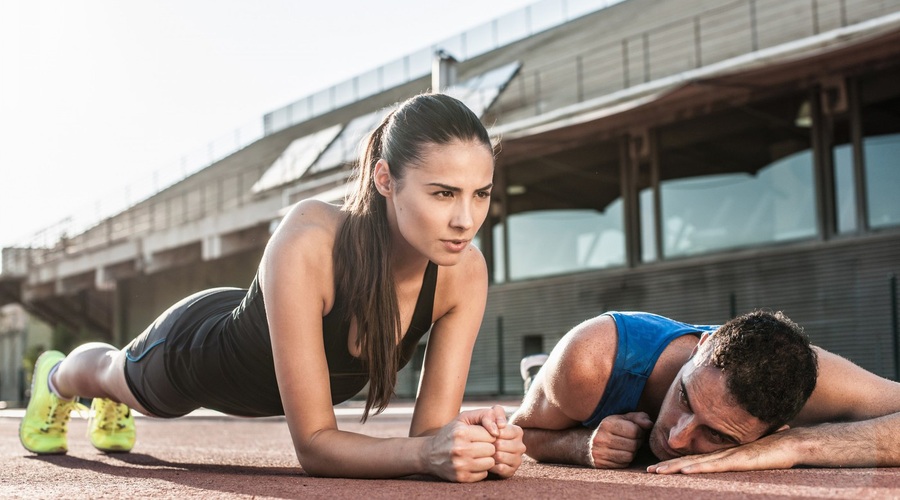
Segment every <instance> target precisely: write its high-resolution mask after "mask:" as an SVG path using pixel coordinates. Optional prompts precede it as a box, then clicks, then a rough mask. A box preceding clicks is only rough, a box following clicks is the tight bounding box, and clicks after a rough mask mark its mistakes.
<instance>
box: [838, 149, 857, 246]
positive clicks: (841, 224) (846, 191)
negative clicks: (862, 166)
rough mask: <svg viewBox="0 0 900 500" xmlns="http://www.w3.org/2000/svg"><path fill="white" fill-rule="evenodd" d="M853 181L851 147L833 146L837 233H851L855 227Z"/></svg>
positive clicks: (854, 188) (854, 179)
mask: <svg viewBox="0 0 900 500" xmlns="http://www.w3.org/2000/svg"><path fill="white" fill-rule="evenodd" d="M855 182H856V178H855V176H854V175H853V148H852V147H851V146H850V145H849V144H842V145H840V146H837V147H836V148H834V193H835V196H834V197H835V203H837V207H836V210H837V231H838V233H852V232H854V231H856V229H857V227H856V186H855V185H854V184H855Z"/></svg>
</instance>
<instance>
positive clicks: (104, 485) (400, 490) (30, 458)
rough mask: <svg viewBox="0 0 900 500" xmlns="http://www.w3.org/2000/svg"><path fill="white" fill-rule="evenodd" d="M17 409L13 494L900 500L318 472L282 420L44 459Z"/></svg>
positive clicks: (751, 482) (586, 474)
mask: <svg viewBox="0 0 900 500" xmlns="http://www.w3.org/2000/svg"><path fill="white" fill-rule="evenodd" d="M10 415H11V414H10V412H0V450H2V451H0V464H2V467H0V497H3V498H134V497H156V498H176V497H177V498H185V497H190V496H193V497H197V498H241V497H261V498H360V497H365V498H372V499H377V498H390V499H397V498H403V499H412V498H424V497H427V498H429V499H430V500H438V499H441V498H516V499H526V498H610V499H627V498H635V499H647V498H666V499H667V500H678V499H691V500H699V499H703V498H716V499H723V498H788V497H795V498H853V499H858V498H896V499H900V468H890V469H792V470H786V471H763V472H754V473H727V474H707V475H695V476H683V475H676V476H656V475H651V474H647V473H645V472H643V470H642V469H641V468H638V467H635V468H631V469H626V470H619V471H599V470H589V469H583V468H577V467H566V466H558V465H547V464H538V463H535V462H533V461H530V460H529V461H526V463H525V464H523V465H522V468H521V469H520V470H519V472H518V473H517V474H516V476H515V477H514V478H512V479H508V480H488V481H484V482H481V483H475V484H451V483H445V482H441V481H438V480H435V479H433V478H431V477H412V478H404V479H399V480H350V479H323V478H313V477H309V476H307V475H306V474H305V473H304V472H303V469H302V468H301V467H300V466H299V464H298V462H297V459H296V457H295V456H294V451H293V447H292V446H291V443H290V438H289V436H288V430H287V426H286V425H285V423H284V420H283V419H281V418H270V419H238V418H230V417H186V418H182V419H177V420H155V419H148V418H139V419H138V421H137V426H138V443H137V446H136V447H135V449H134V451H133V452H132V453H128V454H117V455H104V454H102V453H100V452H98V451H96V450H95V449H94V448H92V447H91V445H90V444H89V443H88V440H87V437H86V436H85V432H86V422H85V420H83V419H80V418H73V420H72V423H71V424H70V430H69V434H70V438H69V453H68V454H67V455H59V456H42V457H39V456H36V455H32V454H30V453H28V452H27V451H25V449H24V448H22V446H21V445H20V444H19V440H18V425H19V419H18V418H15V417H14V416H10ZM12 415H15V414H14V413H13V414H12ZM338 421H339V425H340V427H341V428H342V429H345V430H350V431H356V432H363V433H366V434H370V435H375V436H403V435H405V434H406V431H407V426H408V422H409V416H408V414H407V413H402V414H391V415H380V416H377V417H373V418H371V419H370V420H369V423H367V424H366V425H364V426H362V425H360V424H359V423H358V417H353V416H340V417H339V418H338ZM373 459H374V458H373Z"/></svg>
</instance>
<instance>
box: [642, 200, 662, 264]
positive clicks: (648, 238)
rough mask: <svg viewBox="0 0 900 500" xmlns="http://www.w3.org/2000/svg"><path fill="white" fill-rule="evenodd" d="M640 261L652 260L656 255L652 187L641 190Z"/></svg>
mask: <svg viewBox="0 0 900 500" xmlns="http://www.w3.org/2000/svg"><path fill="white" fill-rule="evenodd" d="M640 206H641V208H640V210H641V262H653V261H655V260H656V259H657V258H659V256H658V255H656V231H655V230H654V228H655V227H656V217H655V212H654V211H653V188H646V189H642V190H641V194H640Z"/></svg>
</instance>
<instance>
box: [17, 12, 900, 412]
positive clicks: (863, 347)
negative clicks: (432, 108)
mask: <svg viewBox="0 0 900 500" xmlns="http://www.w3.org/2000/svg"><path fill="white" fill-rule="evenodd" d="M429 89H439V90H440V91H443V92H446V93H448V94H451V95H454V96H456V97H459V98H460V99H462V100H463V101H465V102H466V103H467V104H468V105H469V106H470V107H471V108H472V109H473V110H474V111H475V112H476V113H477V114H479V115H480V116H481V117H482V120H483V121H484V123H485V124H486V125H487V126H488V127H489V130H490V131H491V133H492V135H493V136H494V137H495V138H496V139H497V140H499V141H500V143H501V145H502V152H501V153H500V154H499V156H498V158H497V169H496V175H495V186H496V187H495V190H494V196H493V200H492V206H491V211H490V214H489V216H488V220H487V222H486V223H485V225H484V228H483V229H482V231H481V233H480V235H479V238H478V241H477V245H478V246H479V247H480V248H481V250H482V251H483V252H484V254H485V256H486V258H487V260H488V265H489V268H490V274H491V288H490V292H489V299H488V305H487V311H486V313H485V317H484V322H483V324H482V328H481V332H480V335H479V338H478V342H477V344H476V347H475V353H474V357H473V360H472V367H471V372H470V376H469V381H468V386H467V395H468V396H470V397H477V396H482V395H484V396H487V395H496V394H508V395H515V394H521V392H522V385H521V379H520V377H519V370H518V363H519V360H520V359H521V357H522V356H523V355H527V354H532V353H536V352H545V351H548V350H549V349H551V348H552V347H553V345H554V344H555V342H556V341H557V340H558V339H559V338H560V337H561V336H562V335H563V334H564V333H565V332H566V331H568V330H569V329H570V328H571V327H572V326H574V325H576V324H578V323H579V322H581V321H582V320H584V319H587V318H589V317H592V316H595V315H597V314H599V313H600V312H603V311H606V310H646V311H651V312H656V313H660V314H664V315H668V316H671V317H674V318H676V319H679V320H682V321H686V322H694V323H718V322H723V321H726V320H728V319H729V318H730V317H732V316H733V315H736V314H739V313H742V312H747V311H750V310H752V309H755V308H769V309H774V310H783V311H784V312H785V313H786V314H787V315H788V316H790V317H791V318H792V319H794V320H796V321H797V322H799V323H800V324H802V325H804V326H805V328H806V330H807V332H808V333H809V335H810V337H811V338H812V340H813V342H814V343H815V344H817V345H820V346H822V347H824V348H826V349H829V350H832V351H834V352H837V353H839V354H841V355H843V356H846V357H848V358H849V359H851V360H852V361H854V362H856V363H858V364H860V365H861V366H863V367H864V368H866V369H868V370H870V371H872V372H874V373H877V374H879V375H882V376H885V377H888V378H891V379H894V380H900V332H898V305H900V303H898V298H897V276H898V275H900V196H898V193H900V0H804V1H800V0H790V1H784V0H734V1H723V0H684V1H671V0H670V1H665V0H625V1H600V0H580V1H573V0H544V1H541V2H538V3H535V4H533V5H531V6H529V7H526V8H523V9H521V10H519V11H515V12H512V13H510V14H509V15H506V16H503V17H501V18H498V19H496V20H494V21H492V22H489V23H486V24H484V25H481V26H478V27H476V28H474V29H472V30H469V31H467V32H465V33H461V34H460V35H458V36H455V37H453V38H451V39H449V40H445V41H443V42H441V43H438V44H435V45H433V46H431V47H427V48H425V49H422V50H419V51H416V52H413V53H411V54H409V55H408V56H406V57H403V58H401V59H398V60H396V61H392V62H390V63H388V64H385V65H384V66H381V67H379V68H376V69H374V70H372V71H368V72H366V73H363V74H361V75H358V76H357V77H355V78H352V79H350V80H348V81H345V82H340V83H338V84H336V85H334V86H333V87H331V88H328V89H325V90H323V91H321V92H318V93H316V94H313V95H310V96H308V97H306V98H304V99H301V100H299V101H297V102H295V103H292V104H290V105H288V106H285V107H284V108H282V109H278V110H275V111H273V112H271V113H268V114H266V115H265V116H264V117H263V119H262V120H261V123H260V124H259V130H257V131H254V132H251V133H249V134H236V135H235V137H234V138H233V141H232V142H231V143H230V144H227V143H226V144H225V145H224V146H223V145H222V144H220V143H217V144H214V145H211V146H210V149H209V151H208V153H209V157H208V161H206V162H205V163H204V164H203V165H202V167H203V168H198V169H196V171H194V172H193V173H192V174H191V175H189V176H187V177H185V178H183V179H179V180H178V181H177V182H175V183H173V184H171V185H169V186H165V187H164V189H160V190H159V191H158V192H154V193H151V194H149V195H148V196H147V197H145V198H144V199H141V200H139V201H137V202H129V203H127V204H126V206H124V207H122V209H121V210H117V211H115V213H114V214H113V215H109V216H108V217H104V218H102V219H100V220H97V219H96V218H95V219H93V220H88V221H86V222H82V221H79V220H78V219H77V218H73V227H71V228H68V229H67V231H66V233H65V237H59V235H60V234H61V233H59V231H58V230H57V231H56V232H53V233H52V234H51V233H43V234H42V235H41V238H42V239H36V240H35V241H33V242H27V243H26V244H23V245H21V247H17V248H10V249H4V250H3V274H2V280H0V298H2V300H0V302H2V303H8V302H19V303H21V304H23V305H24V306H25V307H26V308H27V309H28V310H29V311H30V312H31V313H32V314H33V315H36V316H38V317H40V318H43V319H44V320H46V321H47V322H49V323H51V324H56V325H63V326H65V327H66V328H70V329H73V330H77V331H88V332H92V333H94V334H95V335H96V336H97V337H100V338H105V339H107V340H108V341H110V342H112V343H115V344H118V345H123V344H124V343H126V342H127V341H128V340H129V339H130V338H131V337H133V336H134V335H136V334H138V333H139V332H140V331H142V330H143V329H144V328H145V326H146V325H147V324H149V323H150V322H151V321H152V320H153V319H154V318H155V317H156V316H157V315H158V314H159V313H160V312H161V311H163V310H164V309H165V308H167V307H168V306H169V305H170V304H172V303H173V302H175V301H176V300H178V299H180V298H181V297H183V296H185V295H187V294H189V293H191V292H194V291H196V290H198V289H202V288H208V287H212V286H239V287H246V286H247V285H249V283H250V281H251V280H252V278H253V275H254V273H255V272H256V266H257V264H258V262H259V258H260V256H261V254H262V251H263V247H264V245H265V242H266V241H267V239H268V237H269V235H270V234H271V232H272V230H273V229H274V227H276V226H277V224H278V222H279V220H280V218H281V217H282V216H283V214H284V213H285V210H286V209H287V208H288V207H289V206H290V205H291V204H293V203H295V202H297V201H298V200H301V199H305V198H317V199H321V200H325V201H329V202H339V201H340V200H341V199H342V198H343V196H345V194H346V188H345V183H346V180H347V178H348V176H349V173H350V168H351V165H352V163H353V161H354V160H355V157H356V152H357V145H358V143H359V141H360V140H361V139H362V137H363V135H364V133H365V132H366V131H368V130H371V129H372V128H373V127H374V125H375V124H376V123H377V121H378V120H379V119H380V118H381V117H382V116H383V114H384V113H385V108H386V107H388V106H390V105H391V104H393V103H395V102H397V101H400V100H403V99H405V98H407V97H410V96H412V95H415V94H417V93H420V92H424V91H428V90H429ZM48 235H49V236H48ZM421 347H422V349H420V351H419V353H418V354H417V356H416V357H415V358H414V360H413V362H412V363H411V364H410V366H408V367H407V368H405V369H404V370H403V371H402V372H401V374H400V380H399V381H398V395H400V396H405V397H409V396H412V395H414V394H415V390H416V384H417V380H418V378H417V377H418V374H419V370H420V369H421V364H422V358H423V356H424V344H423V345H422V346H421Z"/></svg>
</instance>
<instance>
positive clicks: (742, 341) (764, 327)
mask: <svg viewBox="0 0 900 500" xmlns="http://www.w3.org/2000/svg"><path fill="white" fill-rule="evenodd" d="M710 343H711V346H710V347H709V349H708V350H707V351H706V352H707V353H708V354H707V355H706V363H708V364H710V365H712V366H715V367H717V368H719V369H721V370H722V371H723V372H724V374H725V378H726V381H727V386H728V391H729V392H730V393H731V396H732V397H733V398H734V399H735V401H736V402H737V403H738V404H739V405H740V406H741V407H742V408H744V409H745V410H747V411H748V412H749V413H750V414H751V415H753V416H755V417H756V418H758V419H760V420H762V421H763V422H765V423H767V424H769V431H770V432H771V431H773V430H775V429H777V428H779V427H781V426H782V425H784V424H786V423H788V422H789V421H791V420H792V419H793V418H794V417H795V416H797V414H798V413H799V412H800V409H801V408H803V405H804V404H806V401H807V399H809V396H810V394H812V392H813V389H815V387H816V378H817V377H818V362H817V357H816V353H815V351H814V350H813V349H812V347H811V346H810V344H809V338H808V337H807V336H806V333H804V332H803V328H801V327H800V325H798V324H797V323H794V322H793V321H791V320H790V318H788V317H787V316H785V315H784V314H783V313H781V312H780V311H779V312H776V313H772V312H769V311H753V312H751V313H748V314H744V315H742V316H738V317H737V318H734V319H732V320H731V321H729V322H727V323H725V324H724V325H722V326H721V327H719V329H718V330H716V332H715V333H714V334H713V335H712V337H711V338H710Z"/></svg>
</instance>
